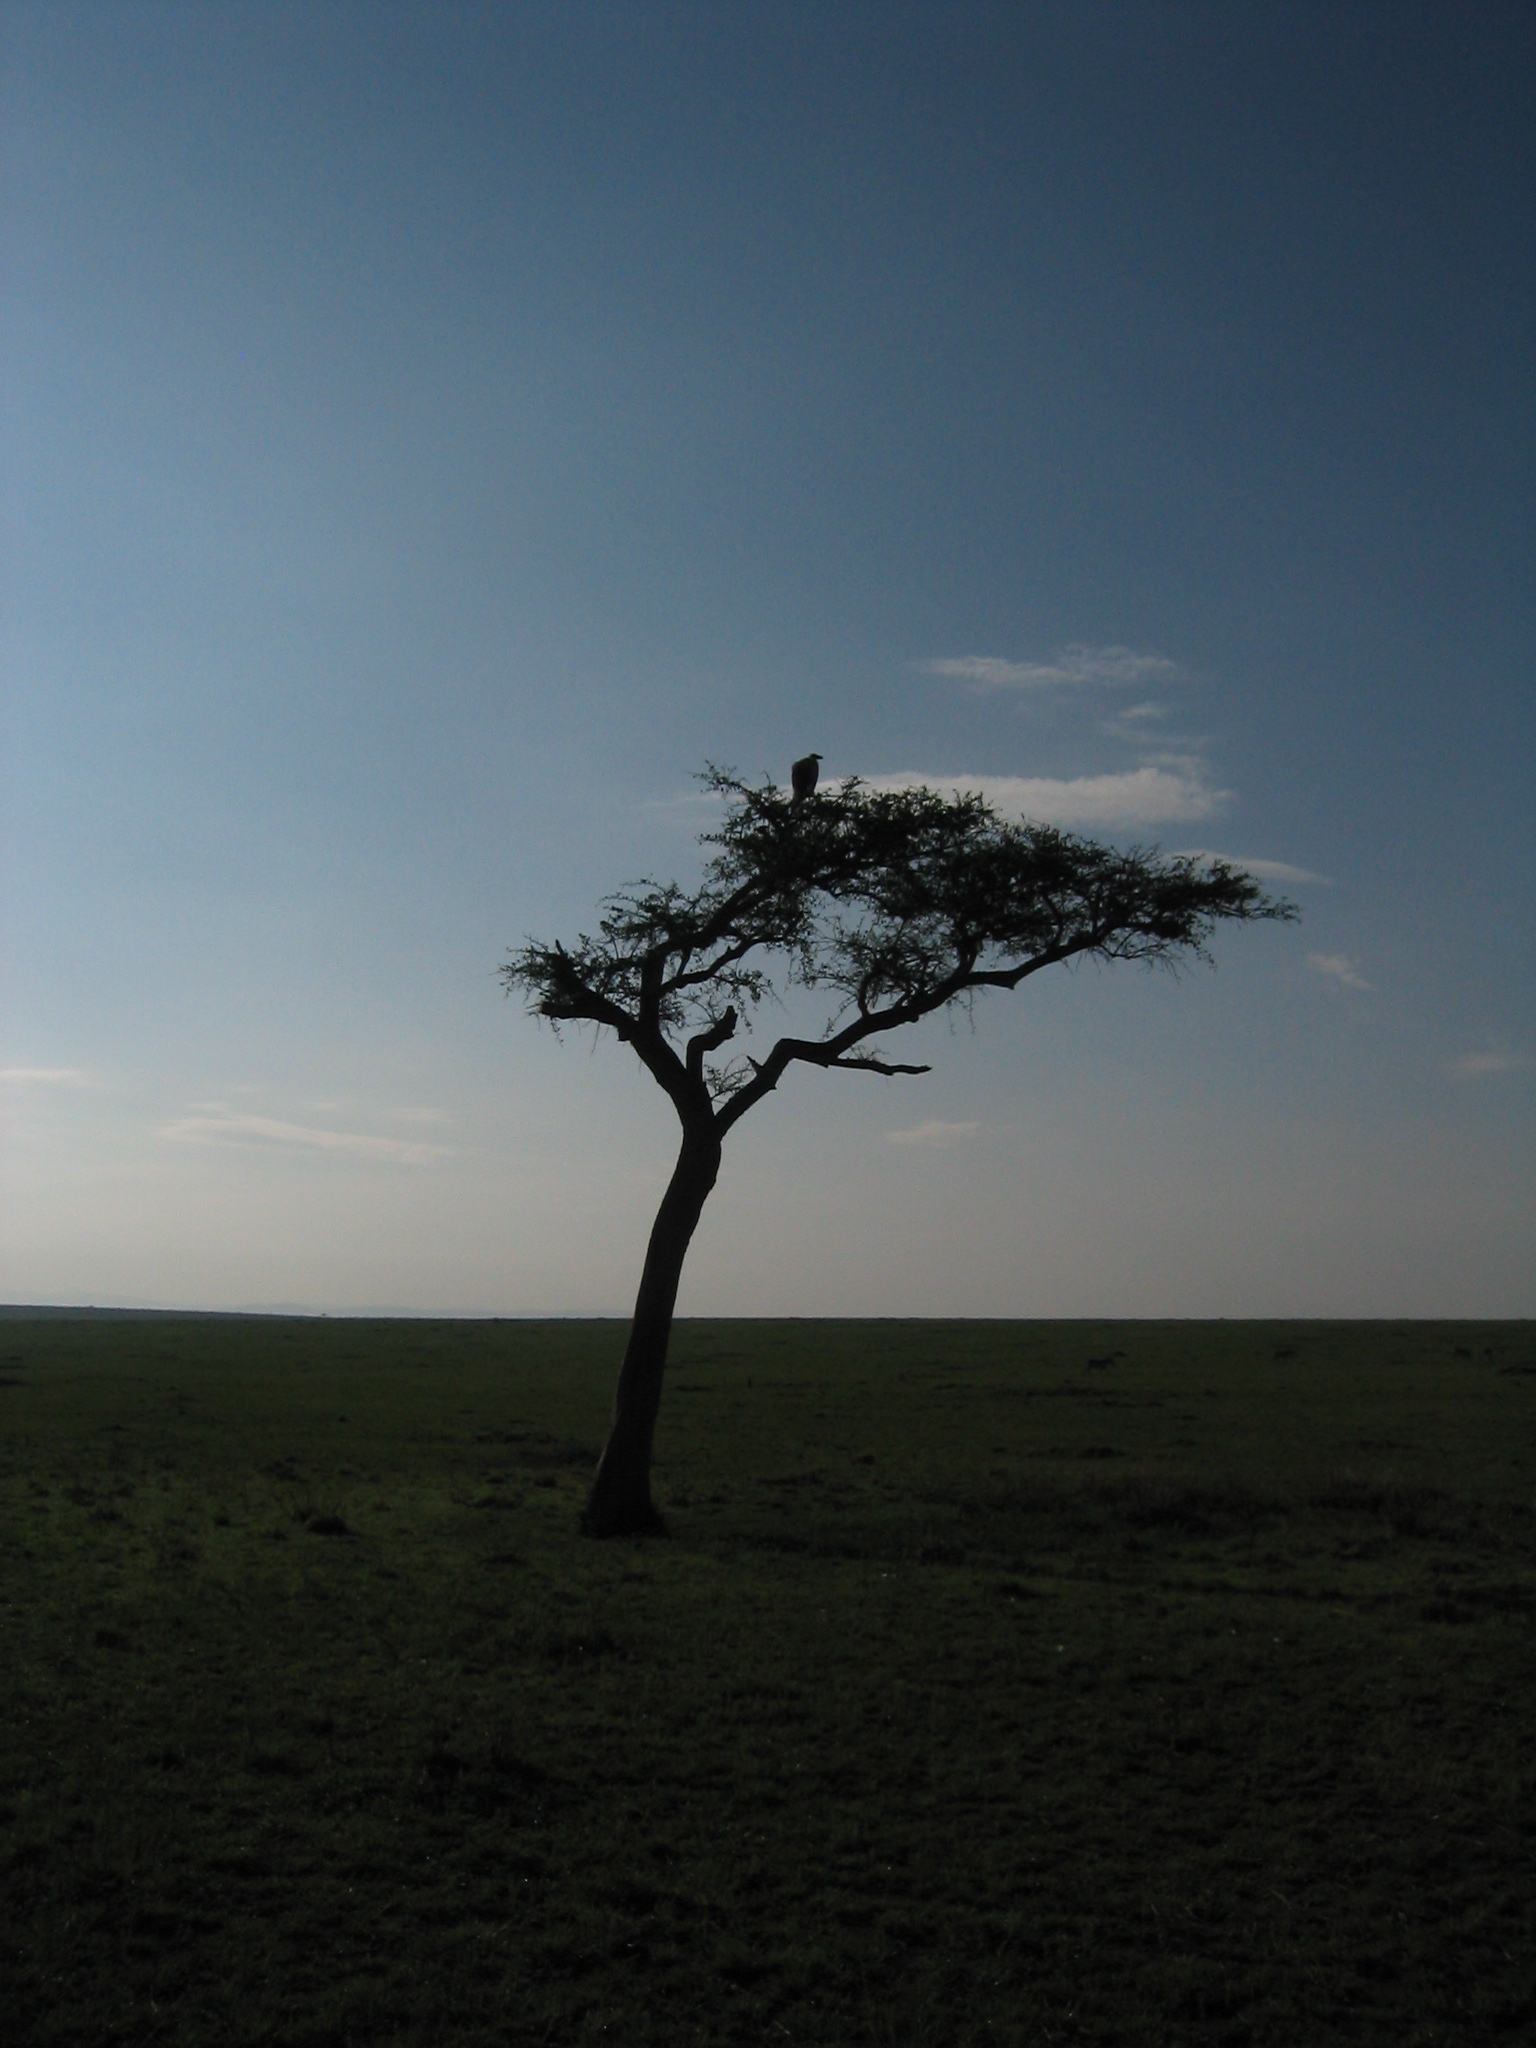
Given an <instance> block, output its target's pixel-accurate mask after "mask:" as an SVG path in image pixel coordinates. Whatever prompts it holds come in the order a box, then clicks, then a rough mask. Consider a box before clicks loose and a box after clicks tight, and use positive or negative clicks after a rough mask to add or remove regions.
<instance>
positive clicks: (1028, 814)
mask: <svg viewBox="0 0 1536 2048" xmlns="http://www.w3.org/2000/svg"><path fill="white" fill-rule="evenodd" d="M869 787H870V788H871V789H921V788H923V787H927V788H930V789H939V790H950V789H954V790H975V791H977V792H978V793H979V794H980V795H981V796H984V797H985V798H986V800H987V802H988V803H989V804H991V805H992V807H993V809H994V810H997V811H1000V812H1001V813H1002V814H1003V815H1004V816H1005V817H1018V818H1027V819H1029V820H1030V821H1031V822H1032V823H1034V824H1037V825H1063V826H1080V827H1086V828H1089V829H1093V830H1099V831H1105V830H1109V829H1111V828H1113V827H1116V826H1119V827H1126V828H1130V829H1139V828H1141V827H1143V826H1147V825H1190V824H1195V823H1198V822H1200V821H1201V820H1203V819H1206V818H1214V817H1218V816H1219V815H1220V814H1221V813H1222V812H1223V811H1225V810H1226V809H1228V807H1229V806H1230V805H1231V804H1232V803H1233V802H1234V801H1235V799H1234V797H1233V794H1232V791H1231V790H1229V789H1216V788H1213V787H1212V785H1211V783H1210V782H1209V781H1208V779H1207V777H1206V772H1205V766H1204V763H1203V762H1201V761H1199V760H1196V759H1195V758H1194V757H1193V756H1189V755H1165V756H1164V757H1163V758H1161V759H1160V760H1157V761H1146V762H1143V764H1142V766H1141V767H1140V768H1131V769H1128V770H1126V771H1125V772H1124V773H1123V774H1120V775H1079V776H1076V777H1074V778H1073V779H1071V780H1070V781H1056V780H1054V779H1052V778H1051V777H1048V776H1042V775H955V776H949V775H928V774H919V773H914V772H908V773H903V774H899V775H872V776H870V777H869Z"/></svg>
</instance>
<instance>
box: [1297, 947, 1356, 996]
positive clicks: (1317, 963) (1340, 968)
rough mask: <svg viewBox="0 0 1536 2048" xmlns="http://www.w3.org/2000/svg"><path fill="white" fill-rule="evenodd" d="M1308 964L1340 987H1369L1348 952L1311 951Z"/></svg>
mask: <svg viewBox="0 0 1536 2048" xmlns="http://www.w3.org/2000/svg"><path fill="white" fill-rule="evenodd" d="M1307 965H1308V966H1309V967H1310V968H1312V969H1314V970H1315V971H1316V972H1317V973H1318V974H1322V975H1325V976H1326V977H1327V978H1328V980H1330V981H1332V982H1336V983H1337V984H1338V986H1339V987H1340V988H1369V987H1370V985H1371V984H1370V983H1369V982H1368V981H1366V980H1365V979H1363V977H1362V976H1361V975H1360V973H1359V972H1358V970H1357V969H1356V967H1355V965H1354V963H1353V961H1352V960H1351V959H1350V957H1349V955H1348V954H1347V953H1309V954H1308V955H1307Z"/></svg>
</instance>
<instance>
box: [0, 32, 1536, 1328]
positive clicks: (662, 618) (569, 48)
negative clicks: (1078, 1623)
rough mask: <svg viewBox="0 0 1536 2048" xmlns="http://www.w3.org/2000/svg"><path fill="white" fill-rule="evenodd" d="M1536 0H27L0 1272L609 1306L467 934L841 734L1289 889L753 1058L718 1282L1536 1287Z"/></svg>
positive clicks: (14, 154)
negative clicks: (1185, 934)
mask: <svg viewBox="0 0 1536 2048" xmlns="http://www.w3.org/2000/svg"><path fill="white" fill-rule="evenodd" d="M1533 25H1536V16H1533V15H1532V13H1531V10H1530V9H1529V8H1527V7H1524V6H1510V7H1501V6H1498V5H1495V4H1485V5H1481V6H1479V7H1477V8H1475V9H1471V8H1460V9H1449V8H1443V7H1430V6H1416V5H1403V4H1393V5H1381V6H1371V5H1347V6H1343V7H1341V6H1339V5H1337V4H1327V5H1315V6H1296V5H1285V4H1278V5H1275V6H1267V7H1262V8H1261V7H1232V6H1229V5H1220V4H1211V5H1199V4H1178V0H1173V4H1150V0H1149V4H1145V5H1112V4H1095V0H1074V4H1072V5H1070V6H1069V5H1032V4H1029V0H1020V4H1018V5H1010V6H987V5H972V4H967V0H953V4H943V5H940V4H932V5H903V4H900V0H881V4H879V5H861V4H859V0H837V4H823V5H794V4H774V5H769V4H754V0H732V4H730V5H724V4H719V5H674V4H669V0H654V4H645V0H639V4H636V0H629V4H623V5H584V4H581V0H562V4H558V5H556V4H549V5H539V4H529V5H516V4H509V5H503V6H472V5H457V4H453V0H433V4H431V5H420V4H414V5H395V4H389V0H369V4H364V5H347V4H331V0H303V4H300V5H283V4H270V5H262V4H252V5H227V4H221V0H200V4H195V5H180V4H174V0H171V4H135V0H116V4H110V5H77V4H71V0H48V4H46V5H41V6H35V5H15V4H4V5H0V58H3V84H0V94H3V120H4V131H5V134H4V144H3V147H4V153H5V156H4V182H5V196H4V199H3V202H0V204H3V214H0V228H3V261H4V275H5V298H6V312H5V317H4V330H3V331H4V342H3V347H4V371H5V383H6V396H5V428H4V432H5V453H4V481H5V514H6V529H7V533H6V553H7V558H8V560H7V567H6V572H5V584H4V594H3V622H0V623H3V647H0V653H3V664H4V702H3V711H0V721H3V723H0V744H3V767H0V806H3V824H0V835H3V836H0V862H3V867H0V944H3V965H0V973H3V981H0V1118H3V1126H0V1128H3V1141H4V1159H3V1166H0V1201H3V1209H0V1299H3V1300H9V1301H33V1302H78V1303H85V1302H95V1303H98V1304H109V1303H126V1304H139V1305H158V1306H173V1307H174V1306H203V1307H235V1306H269V1305H279V1304H290V1305H302V1306H307V1307H313V1308H330V1309H346V1308H367V1307H375V1308H388V1309H409V1310H422V1311H442V1312H459V1313H500V1314H512V1313H519V1312H539V1311H564V1312H593V1313H597V1312H607V1313H612V1312H616V1311H620V1312H621V1311H623V1310H624V1309H625V1308H626V1307H627V1305H628V1302H629V1300H630V1298H631V1296H632V1293H633V1288H634V1284H635V1281H636V1279H637V1277H638V1272H639V1263H640V1257H641V1253H642V1250H643V1246H644V1241H645V1236H646V1233H647V1231H648V1229H649V1225H650V1220H651V1215H652V1213H653V1210H654V1206H655V1202H656V1200H657V1198H658V1196H659V1193H660V1190H661V1187H662V1186H663V1184H664V1182H665V1179H666V1175H667V1173H668V1171H669V1169H670V1165H671V1160H672V1156H673V1152H674V1149H675V1123H674V1121H673V1118H672V1113H671V1111H670V1109H669V1107H668V1105H667V1104H666V1102H665V1100H664V1099H663V1098H662V1097H661V1096H660V1094H659V1093H658V1091H657V1090H656V1088H655V1087H654V1085H653V1084H652V1083H651V1082H650V1081H649V1080H648V1079H647V1078H646V1077H645V1075H644V1074H643V1072H642V1071H641V1069H640V1068H639V1065H638V1063H637V1062H636V1061H635V1060H634V1058H633V1056H632V1055H631V1054H630V1053H629V1052H628V1051H627V1049H625V1048H623V1047H620V1046H617V1045H615V1044H614V1043H613V1042H612V1041H611V1040H610V1041H605V1042H603V1043H601V1044H599V1045H597V1046H596V1047H595V1048H594V1047H592V1046H590V1045H589V1044H582V1043H580V1042H578V1041H576V1040H574V1039H568V1040H567V1042H566V1043H565V1044H564V1045H563V1046H560V1045H557V1044H556V1043H555V1042H554V1041H553V1039H552V1038H551V1036H550V1034H549V1033H548V1032H547V1031H545V1030H541V1029H540V1028H538V1027H536V1025H535V1024H534V1023H533V1022H532V1021H531V1020H529V1019H528V1018H526V1017H525V1016H524V1015H523V1014H522V1013H521V1011H520V1010H519V1009H518V1008H517V1007H516V1006H515V1005H513V1004H509V1003H508V1002H507V1001H506V1000H505V999H504V998H503V996H502V994H501V992H500V989H499V987H498V984H497V981H496V978H495V970H496V967H497V965H498V962H499V961H500V960H501V958H502V957H503V955H504V953H505V951H506V949H507V947H509V946H511V945H515V944H517V943H519V942H520V941H521V940H522V939H523V938H524V937H525V936H528V935H536V936H540V937H544V938H555V937H562V936H570V935H572V934H574V933H575V932H576V931H577V930H579V929H580V928H582V927H583V926H587V927H588V928H590V926H591V923H592V918H593V913H594V907H595V905H596V903H597V901H598V899H599V898H601V897H602V896H603V895H604V893H605V892H606V891H607V890H609V889H611V888H613V887H615V886H616V885H618V884H619V883H621V882H624V881H626V880H629V879H632V878H634V877H635V876H637V875H639V874H642V873H650V874H655V875H658V876H663V877H665V876H669V875H676V876H678V877H679V878H681V879H684V880H686V879H689V878H690V877H691V876H693V875H694V874H695V873H696V872H697V863H698V859H699V854H698V849H697V847H696V845H695V839H696V835H697V834H698V832H699V831H700V830H702V829H705V828H706V827H707V824H708V821H709V812H708V810H707V807H706V806H705V805H704V804H703V803H702V800H701V798H700V795H699V793H698V790H697V786H696V785H695V784H694V782H693V781H692V780H691V777H692V776H693V775H694V774H695V773H696V772H697V771H698V770H699V769H700V768H701V767H702V766H703V764H704V763H705V761H706V760H711V761H715V762H720V763H724V764H729V765H732V766H734V767H736V768H737V769H738V770H740V771H741V772H742V773H743V774H745V775H748V776H750V777H754V778H755V777H757V776H758V775H761V774H764V773H768V774H772V775H774V776H776V777H778V778H780V779H785V778H786V777H787V770H788V765H789V762H790V760H791V759H792V758H793V757H794V756H796V755H798V754H801V753H804V752H805V751H807V750H808V749H811V748H816V749H818V750H819V751H820V752H821V753H822V754H823V755H824V757H825V758H824V761H823V773H824V774H825V775H831V776H834V777H835V776H838V775H841V774H845V773H858V774H860V775H863V776H866V777H871V778H875V777H883V776H891V777H907V778H918V779H926V780H931V781H934V782H936V783H938V784H940V785H941V786H948V785H949V784H952V783H957V782H958V783H964V784H967V785H971V786H982V787H984V788H986V789H987V790H988V791H989V793H990V794H992V795H993V797H994V798H995V800H996V801H997V802H998V803H999V805H1000V806H1002V807H1004V808H1007V809H1012V810H1017V811H1022V812H1023V813H1025V814H1027V815H1030V816H1033V817H1039V818H1046V819H1050V820H1052V821H1054V822H1057V823H1061V824H1063V825H1067V826H1071V827H1074V828H1077V829H1081V830H1084V831H1088V832H1092V833H1095V834H1099V835H1103V836H1106V837H1109V838H1112V839H1115V840H1117V841H1122V842H1130V841H1136V842H1140V843H1148V844H1153V843H1155V844H1159V845H1161V846H1162V847H1164V848H1165V849H1168V850H1177V851H1182V850H1190V849H1203V850H1211V851H1216V852H1220V853H1222V854H1225V855H1228V856H1230V857H1233V858H1235V859H1237V860H1239V861H1242V862H1245V863H1247V864H1249V865H1251V866H1253V867H1255V868H1256V869H1257V871H1258V872H1259V873H1261V874H1264V875H1266V876H1268V877H1270V878H1272V880H1273V881H1274V885H1275V886H1276V887H1278V888H1282V889H1283V890H1284V891H1285V893H1288V894H1289V895H1291V896H1293V897H1294V898H1295V899H1296V900H1297V901H1298V902H1299V903H1300V905H1301V907H1302V909H1303V912H1304V919H1303V921H1302V922H1301V923H1300V924H1299V925H1296V926H1294V927H1283V928H1282V927H1263V926H1261V927H1257V928H1254V929H1252V930H1246V931H1244V930H1238V931H1232V932H1228V933H1219V934H1218V937H1217V944H1216V951H1217V956H1218V961H1219V967H1218V970H1217V971H1216V972H1215V973H1214V974H1211V973H1208V972H1206V971H1205V970H1204V969H1196V970H1194V971H1192V972H1190V973H1189V974H1187V975H1184V976H1182V977H1180V978H1177V979H1175V978H1173V977H1170V976H1166V975H1158V974H1146V973H1142V972H1138V971H1136V970H1133V969H1126V968H1121V969H1105V970H1099V969H1094V968H1087V969H1084V970H1083V971H1081V972H1077V973H1069V972H1061V973H1059V974H1056V975H1054V976H1042V977H1040V978H1039V979H1038V980H1037V981H1034V982H1032V983H1031V984H1029V985H1028V986H1027V987H1026V988H1025V989H1023V990H1021V991H1020V992H1019V993H1018V994H1016V995H1014V996H1012V997H998V998H996V999H994V1000H991V1001H984V1002H983V1003H981V1004H980V1006H979V1007H978V1010H977V1013H976V1018H975V1024H974V1029H972V1027H971V1026H970V1025H968V1024H966V1023H964V1022H963V1021H962V1022H961V1023H960V1025H959V1026H958V1027H957V1028H956V1029H955V1030H954V1031H953V1032H950V1031H949V1030H948V1029H947V1027H945V1026H942V1025H936V1026H934V1027H932V1028H931V1029H928V1030H927V1031H926V1032H925V1033H923V1034H908V1035H907V1038H906V1041H905V1043H904V1044H903V1048H902V1051H901V1054H900V1056H901V1057H903V1058H925V1057H931V1058H932V1059H933V1060H934V1063H935V1070H934V1072H933V1073H932V1074H931V1075H929V1076H927V1077H924V1078H922V1079H917V1080H900V1081H889V1082H887V1081H883V1080H875V1079H872V1078H865V1077H861V1076H850V1075H844V1076H827V1075H817V1074H813V1073H809V1072H798V1073H795V1074H794V1075H793V1076H792V1077H791V1080H790V1081H789V1082H786V1084H785V1085H784V1086H783V1087H782V1088H781V1089H780V1090H779V1092H778V1094H777V1096H776V1097H774V1098H773V1099H772V1100H771V1101H769V1102H767V1103H765V1104H764V1105H762V1106H761V1107H760V1108H759V1109H758V1110H757V1111H755V1112H754V1113H753V1114H752V1115H751V1116H750V1117H749V1118H748V1119H747V1120H746V1121H745V1122H744V1123H743V1124H742V1126H741V1127H740V1128H739V1129H738V1130H737V1131H736V1132H735V1133H734V1134H733V1136H732V1138H731V1139H730V1141H729V1143H728V1147H727V1155H726V1163H725V1170H724V1172H723V1174H722V1178H721V1182H720V1186H719V1188H718V1190H717V1193H716V1195H715V1197H714V1199H713V1201H712V1203H711V1205H710V1207H709V1209H708V1210H707V1211H706V1215H705V1220H704V1223H703V1225H702V1227H701V1230H700V1233H699V1236H698V1238H697V1239H696V1241H695V1245H694V1249H693V1253H692V1257H691V1261H690V1265H689V1269H688V1273H687V1275H686V1277H685V1282H684V1291H683V1297H682V1301H681V1303H680V1307H681V1308H682V1310H683V1311H684V1312H692V1313H721V1314H729V1313H743V1314H843V1313H848V1314H895V1315H924V1314H944V1315H953V1314H977V1315H1067V1316H1071V1315H1096V1314H1106V1315H1109V1314H1113V1315H1190V1316H1201V1315H1232V1316H1241V1315H1272V1314H1273V1315H1404V1316H1407V1315H1468V1316H1472V1315H1489V1316H1507V1315H1529V1314H1531V1313H1532V1312H1533V1310H1536V1258H1533V1246H1536V1232H1533V1220H1536V1218H1533V1209H1536V1203H1533V1187H1532V1180H1533V1175H1532V1168H1533V1161H1536V1145H1533V1106H1536V1091H1533V1079H1536V1069H1533V1057H1536V1022H1533V1020H1536V986H1533V984H1536V974H1533V954H1532V946H1531V931H1532V911H1533V901H1532V898H1533V889H1532V877H1533V853H1536V843H1533V842H1536V827H1533V817H1536V806H1533V804H1532V801H1531V764H1532V751H1533V750H1532V740H1533V723H1536V721H1533V715H1532V703H1533V697H1532V682H1533V674H1532V646H1533V630H1532V629H1533V623H1536V622H1533V609H1536V606H1533V593H1536V575H1533V564H1532V549H1531V523H1532V520H1531V514H1532V496H1531V476H1532V454H1533V449H1532V378H1533V364H1536V352H1533V347H1532V344H1533V340H1536V322H1533V319H1532V307H1533V291H1532V285H1533V248H1536V238H1533V236H1532V214H1533V209H1532V196H1533V178H1532V168H1533V167H1532V134H1533V122H1532V107H1531V79H1532V76H1533V65H1532V59H1533V56H1536V47H1533V44H1536V33H1533ZM766 1023H767V1028H769V1029H770V1030H771V1028H772V1020H771V1018H770V1019H768V1020H766ZM893 1049H894V1047H893Z"/></svg>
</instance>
